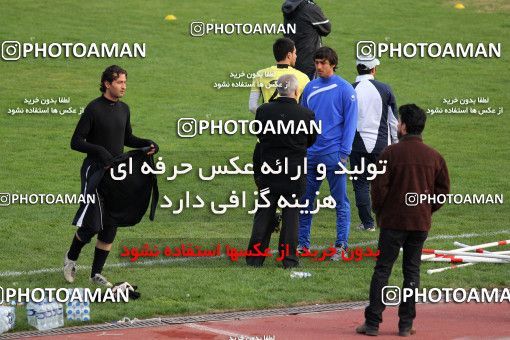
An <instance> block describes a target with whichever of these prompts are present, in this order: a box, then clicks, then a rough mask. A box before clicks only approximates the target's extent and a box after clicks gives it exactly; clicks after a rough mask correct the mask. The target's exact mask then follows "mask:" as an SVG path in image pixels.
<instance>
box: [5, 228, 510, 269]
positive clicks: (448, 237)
mask: <svg viewBox="0 0 510 340" xmlns="http://www.w3.org/2000/svg"><path fill="white" fill-rule="evenodd" d="M501 234H510V230H498V231H493V232H487V233H469V234H459V235H435V236H431V237H429V238H427V241H426V242H429V241H434V240H451V239H455V240H458V239H463V238H473V237H481V236H496V235H501ZM373 235H377V234H373ZM377 242H378V241H377V240H371V241H365V242H360V243H355V244H352V245H351V247H363V246H368V245H372V244H377ZM321 248H324V246H320V247H314V248H313V249H321ZM221 257H226V255H221V256H219V257H218V256H216V257H214V258H207V259H211V260H212V259H217V258H221ZM200 259H201V260H203V259H204V258H200ZM193 260H195V259H194V258H180V259H158V260H147V261H139V262H134V263H133V262H119V263H110V264H106V265H105V268H117V267H131V266H153V265H158V264H168V263H173V262H188V261H193ZM78 268H79V269H90V268H91V267H90V266H82V265H80V266H78ZM61 271H62V267H57V268H43V269H36V270H24V271H3V272H0V277H18V276H32V275H38V274H45V273H58V272H61Z"/></svg>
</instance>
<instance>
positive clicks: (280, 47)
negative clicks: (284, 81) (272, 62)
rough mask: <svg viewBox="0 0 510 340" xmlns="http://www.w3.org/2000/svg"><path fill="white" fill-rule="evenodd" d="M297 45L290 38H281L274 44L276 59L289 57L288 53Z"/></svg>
mask: <svg viewBox="0 0 510 340" xmlns="http://www.w3.org/2000/svg"><path fill="white" fill-rule="evenodd" d="M295 47H296V45H295V44H294V41H292V40H291V39H289V38H279V39H276V41H275V42H274V44H273V54H274V58H275V59H276V61H282V60H283V59H285V58H286V57H287V53H292V51H294V48H295Z"/></svg>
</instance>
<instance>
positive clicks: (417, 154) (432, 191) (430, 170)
mask: <svg viewBox="0 0 510 340" xmlns="http://www.w3.org/2000/svg"><path fill="white" fill-rule="evenodd" d="M379 160H382V161H387V163H386V164H380V163H378V164H377V168H378V170H381V168H382V166H383V165H386V172H385V173H384V174H380V175H377V176H376V177H375V179H374V180H373V181H372V188H371V194H372V207H373V210H374V212H375V214H376V220H377V225H378V226H379V228H386V229H399V230H408V231H413V230H417V231H428V230H430V225H431V216H432V213H433V212H434V211H436V210H438V209H439V208H440V207H441V205H442V204H438V203H434V202H433V201H430V202H429V201H428V200H426V201H424V202H421V203H418V204H415V203H417V201H416V200H415V199H416V197H413V196H416V195H414V194H413V193H416V194H418V195H420V194H426V195H436V196H437V195H439V194H448V193H449V191H450V179H449V177H448V168H447V167H446V162H445V160H444V159H443V157H442V156H441V155H440V154H439V153H438V152H437V151H436V150H434V149H432V148H431V147H429V146H427V145H425V144H424V143H423V141H422V139H421V137H420V136H417V135H406V136H404V137H402V138H401V139H400V142H399V143H397V144H393V145H390V146H388V147H387V148H386V149H384V151H383V153H382V154H381V156H380V158H379ZM406 195H407V196H406Z"/></svg>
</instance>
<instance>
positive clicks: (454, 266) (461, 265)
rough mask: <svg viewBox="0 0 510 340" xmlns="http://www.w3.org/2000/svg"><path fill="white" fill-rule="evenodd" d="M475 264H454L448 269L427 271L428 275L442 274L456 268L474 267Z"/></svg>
mask: <svg viewBox="0 0 510 340" xmlns="http://www.w3.org/2000/svg"><path fill="white" fill-rule="evenodd" d="M474 264H475V262H471V263H464V264H457V265H455V264H452V265H451V266H448V267H443V268H438V269H429V270H427V274H429V275H430V274H434V273H441V272H444V271H445V270H449V269H455V268H462V267H468V266H472V265H474Z"/></svg>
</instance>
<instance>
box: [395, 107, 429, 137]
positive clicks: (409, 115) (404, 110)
mask: <svg viewBox="0 0 510 340" xmlns="http://www.w3.org/2000/svg"><path fill="white" fill-rule="evenodd" d="M398 113H399V115H400V121H401V122H402V123H404V124H405V125H406V131H407V133H409V134H412V135H419V134H421V133H422V131H423V129H424V128H425V121H426V120H427V115H426V114H425V111H423V109H421V108H420V107H418V106H417V105H416V104H406V105H402V106H401V107H399V108H398Z"/></svg>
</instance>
